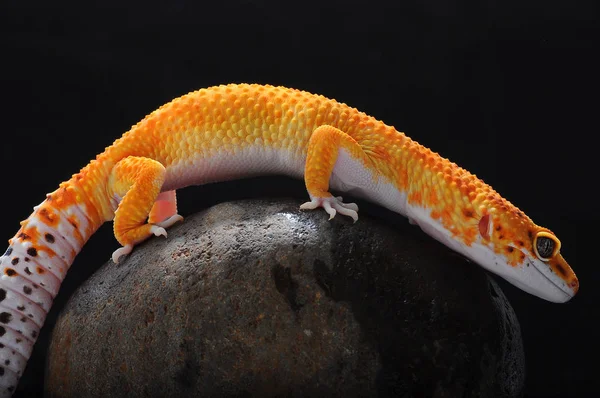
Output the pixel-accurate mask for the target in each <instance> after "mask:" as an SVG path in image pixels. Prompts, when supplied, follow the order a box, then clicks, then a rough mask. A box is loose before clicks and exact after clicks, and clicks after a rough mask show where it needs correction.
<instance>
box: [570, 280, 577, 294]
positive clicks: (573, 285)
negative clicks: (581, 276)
mask: <svg viewBox="0 0 600 398" xmlns="http://www.w3.org/2000/svg"><path fill="white" fill-rule="evenodd" d="M569 286H571V288H572V289H573V292H574V293H577V291H578V290H579V280H578V279H577V278H575V279H573V280H572V281H571V282H570V283H569Z"/></svg>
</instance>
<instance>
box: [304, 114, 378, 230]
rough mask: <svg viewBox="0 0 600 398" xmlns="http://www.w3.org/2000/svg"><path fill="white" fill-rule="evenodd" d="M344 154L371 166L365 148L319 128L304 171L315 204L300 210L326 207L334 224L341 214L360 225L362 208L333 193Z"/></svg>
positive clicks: (337, 132) (325, 127) (327, 128)
mask: <svg viewBox="0 0 600 398" xmlns="http://www.w3.org/2000/svg"><path fill="white" fill-rule="evenodd" d="M340 150H345V151H346V152H347V154H348V155H349V156H350V157H352V158H353V159H355V160H357V161H359V162H362V163H363V164H365V165H366V164H370V163H371V161H370V159H369V157H368V156H367V154H366V153H365V152H364V151H363V149H362V147H361V146H360V145H359V144H358V143H357V142H356V141H355V140H354V139H353V138H352V137H351V136H349V135H348V134H346V133H344V132H343V131H342V130H340V129H337V128H335V127H333V126H328V125H323V126H319V127H318V128H317V129H315V131H314V132H313V133H312V135H311V137H310V141H309V143H308V151H307V154H306V165H305V168H304V182H305V184H306V189H307V191H308V193H309V195H310V199H311V200H310V202H306V203H304V204H303V205H301V206H300V209H303V210H311V209H316V208H318V207H322V208H324V209H325V211H326V212H327V214H329V219H330V220H331V219H332V218H333V217H335V215H336V214H337V213H340V214H343V215H345V216H349V217H351V218H352V219H353V220H354V221H355V222H356V220H358V206H357V205H356V204H355V203H344V202H343V201H342V197H341V196H338V197H334V196H333V195H332V194H331V193H330V192H329V180H330V178H331V175H332V173H333V169H334V167H335V165H336V162H337V161H338V155H339V153H340Z"/></svg>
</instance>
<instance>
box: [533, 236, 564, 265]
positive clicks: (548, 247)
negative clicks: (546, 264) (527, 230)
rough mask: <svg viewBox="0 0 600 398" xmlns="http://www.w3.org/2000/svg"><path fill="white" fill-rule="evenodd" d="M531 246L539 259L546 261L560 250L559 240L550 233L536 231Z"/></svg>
mask: <svg viewBox="0 0 600 398" xmlns="http://www.w3.org/2000/svg"><path fill="white" fill-rule="evenodd" d="M533 248H534V250H535V255H536V256H538V258H539V259H540V260H542V261H548V260H550V259H551V258H552V257H553V256H554V255H555V254H556V253H558V251H559V250H560V241H559V240H558V239H557V238H556V237H555V236H554V235H552V234H551V233H548V232H544V231H542V232H538V234H537V235H536V236H535V240H534V241H533Z"/></svg>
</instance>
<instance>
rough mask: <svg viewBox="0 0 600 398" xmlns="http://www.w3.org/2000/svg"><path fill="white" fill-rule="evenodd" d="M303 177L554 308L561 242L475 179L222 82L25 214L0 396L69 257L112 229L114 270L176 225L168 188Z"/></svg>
mask: <svg viewBox="0 0 600 398" xmlns="http://www.w3.org/2000/svg"><path fill="white" fill-rule="evenodd" d="M267 174H282V175H287V176H291V177H295V178H298V179H304V182H305V185H306V190H307V191H308V197H309V200H308V201H307V202H306V203H304V204H302V205H301V206H300V209H303V210H310V209H316V208H323V209H324V211H325V212H326V213H327V214H328V216H329V219H332V218H333V217H334V216H335V215H336V214H341V215H343V216H348V217H350V218H352V220H353V221H356V220H357V219H358V206H357V205H356V204H355V203H346V202H344V201H343V198H342V197H340V196H334V195H332V193H331V192H332V191H333V192H341V193H344V194H349V195H351V196H352V197H356V198H359V199H365V200H367V201H370V202H373V203H375V204H377V205H380V206H382V207H385V208H387V209H390V210H392V211H394V212H397V213H400V214H402V215H403V216H405V217H407V218H408V220H409V221H410V222H411V223H412V224H416V225H418V226H419V227H420V228H421V229H422V230H423V231H425V232H426V233H427V234H429V235H430V236H431V237H432V238H434V239H436V240H438V241H439V242H441V243H443V244H444V245H446V246H447V247H449V248H450V249H452V250H454V251H455V252H457V253H459V254H460V255H462V256H464V257H465V258H466V259H468V260H470V261H472V262H474V263H477V264H479V265H480V266H481V267H483V268H484V269H486V270H488V271H490V272H492V273H494V274H497V275H499V276H500V277H502V278H504V279H506V280H507V281H508V282H510V283H512V284H514V285H515V286H517V287H519V288H521V289H522V290H524V291H526V292H528V293H530V294H533V295H535V296H538V297H540V298H542V299H545V300H548V301H552V302H566V301H568V300H569V299H571V298H572V297H573V296H574V295H575V294H576V293H577V291H578V289H579V282H578V279H577V277H576V275H575V273H574V272H573V270H572V269H571V267H570V266H569V264H568V263H567V262H566V260H565V259H564V258H563V257H562V255H561V253H560V249H561V243H560V240H559V239H558V238H557V237H556V235H555V234H554V233H553V232H552V231H550V230H549V229H547V228H544V227H541V226H538V225H537V224H535V223H534V222H533V221H532V220H531V219H530V218H529V217H528V216H527V215H526V214H525V213H524V212H523V211H521V210H520V209H518V208H517V207H516V206H514V205H513V204H511V203H510V202H509V201H508V200H506V199H504V198H503V197H502V196H501V195H500V194H498V193H497V192H496V191H494V190H493V189H492V187H490V186H489V185H488V184H486V183H484V182H483V181H482V180H480V179H479V178H477V177H476V176H475V175H474V174H471V173H470V172H468V171H466V170H464V169H463V168H461V167H459V166H457V165H456V164H455V163H452V162H451V161H449V160H448V159H446V158H444V157H442V156H440V155H439V154H438V153H436V152H433V151H432V150H430V149H428V148H426V147H424V146H422V145H420V144H419V143H417V142H416V141H414V140H412V139H410V138H409V137H408V136H406V135H405V134H404V133H402V132H400V131H397V130H396V129H395V128H394V127H392V126H389V125H386V124H384V123H383V122H381V121H379V120H377V119H375V118H373V117H371V116H368V115H366V114H365V113H362V112H360V111H358V110H357V109H355V108H352V107H350V106H348V105H346V104H344V103H341V102H338V101H335V100H333V99H328V98H326V97H324V96H321V95H316V94H311V93H308V92H306V91H301V90H296V89H291V88H285V87H278V86H270V85H259V84H228V85H220V86H214V87H210V88H205V89H200V90H197V91H193V92H190V93H188V94H186V95H183V96H181V97H179V98H176V99H174V100H172V101H171V102H169V103H167V104H165V105H163V106H161V107H160V108H158V109H157V110H155V111H154V112H152V113H150V114H149V115H147V116H146V117H145V118H144V119H143V120H141V121H140V122H139V123H137V124H136V125H134V126H132V127H131V129H130V130H129V131H127V132H126V133H125V134H123V135H122V136H121V138H118V139H117V140H116V141H114V143H113V144H112V145H110V146H109V147H107V148H106V149H105V151H104V152H102V153H101V154H100V155H98V156H97V157H96V158H95V159H94V160H92V161H91V162H90V163H89V164H88V165H87V166H85V167H83V168H82V169H81V170H80V171H79V172H78V173H77V174H74V175H73V176H72V178H71V179H69V180H68V181H65V182H63V183H61V184H60V185H59V187H58V189H56V190H55V191H54V192H51V193H49V194H47V195H46V199H45V200H44V201H43V202H42V203H41V204H39V205H38V206H35V207H34V209H33V213H32V214H31V215H30V216H29V217H28V218H27V219H25V220H24V221H22V222H21V227H20V229H19V230H18V232H17V233H16V235H15V236H14V237H13V238H12V239H10V240H9V246H8V249H7V250H6V252H5V253H4V254H3V255H2V256H1V257H0V272H1V279H0V396H3V397H4V396H11V395H12V393H13V392H14V390H15V388H16V385H17V383H18V381H19V378H20V376H21V375H22V373H23V370H24V368H25V366H26V364H27V361H28V359H29V356H30V355H31V351H32V348H33V345H34V343H35V341H36V338H37V336H38V334H39V331H40V328H41V327H42V326H43V324H44V320H45V317H46V314H47V313H48V311H49V310H50V307H51V305H52V302H53V299H54V298H55V297H56V295H57V293H58V291H59V287H60V285H61V282H62V281H63V279H64V278H65V275H66V273H67V271H68V269H69V267H70V266H71V264H72V263H73V261H74V259H75V256H76V255H77V254H78V253H79V252H80V251H81V249H82V247H83V245H84V244H85V243H86V242H87V241H88V239H89V238H90V237H91V236H92V235H93V234H94V232H95V231H96V230H97V229H98V228H99V227H100V226H101V225H102V224H104V223H105V222H107V221H113V230H114V236H115V238H116V240H117V242H118V243H119V245H120V247H119V248H117V249H116V250H115V251H114V253H113V254H112V260H113V261H114V262H115V263H118V262H119V261H120V260H121V259H122V258H124V257H125V256H127V255H128V254H129V253H131V251H132V250H133V248H134V247H135V246H136V245H137V244H139V243H140V242H142V241H144V240H146V239H148V238H150V237H152V236H164V237H166V236H167V232H166V230H167V228H169V227H170V226H172V225H173V224H175V223H177V222H179V221H181V220H182V217H181V216H180V215H179V214H178V213H177V199H176V193H175V192H176V190H177V189H180V188H184V187H186V186H190V185H200V184H206V183H212V182H218V181H226V180H232V179H238V178H244V177H251V176H259V175H267Z"/></svg>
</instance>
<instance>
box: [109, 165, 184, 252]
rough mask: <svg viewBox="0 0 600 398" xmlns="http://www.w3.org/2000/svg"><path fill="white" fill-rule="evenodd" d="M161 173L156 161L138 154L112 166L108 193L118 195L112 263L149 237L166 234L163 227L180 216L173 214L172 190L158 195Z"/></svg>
mask: <svg viewBox="0 0 600 398" xmlns="http://www.w3.org/2000/svg"><path fill="white" fill-rule="evenodd" d="M165 174H166V170H165V167H164V166H163V165H162V164H161V163H160V162H157V161H156V160H153V159H150V158H144V157H138V156H129V157H127V158H125V159H122V160H120V161H119V162H118V163H117V164H116V165H115V166H114V167H113V169H112V171H111V174H110V177H109V180H108V194H109V195H110V196H111V197H116V198H122V199H121V201H120V202H119V204H118V207H117V209H116V211H115V219H114V223H113V230H114V234H115V238H116V239H117V241H118V242H119V243H120V244H121V245H122V247H121V248H119V249H117V250H115V251H114V253H113V254H112V260H113V261H114V262H115V263H118V261H119V258H120V257H121V256H123V255H127V254H129V253H131V251H132V250H133V247H134V246H135V245H137V244H138V243H140V242H143V241H144V240H146V239H148V238H149V237H150V236H152V235H155V236H164V237H166V236H167V231H166V230H165V228H166V227H169V226H171V225H172V224H174V223H175V222H177V221H179V220H181V219H182V217H181V216H179V215H178V214H177V205H176V201H175V192H174V191H172V193H168V192H164V195H163V196H162V197H159V194H160V190H161V187H162V185H163V182H164V180H165ZM146 220H148V221H149V222H146Z"/></svg>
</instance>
